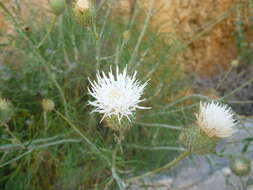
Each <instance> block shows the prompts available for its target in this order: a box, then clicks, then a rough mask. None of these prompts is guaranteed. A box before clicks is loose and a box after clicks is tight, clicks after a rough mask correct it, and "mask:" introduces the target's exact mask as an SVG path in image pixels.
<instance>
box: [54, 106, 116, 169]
mask: <svg viewBox="0 0 253 190" xmlns="http://www.w3.org/2000/svg"><path fill="white" fill-rule="evenodd" d="M54 111H55V112H56V113H57V114H58V115H59V116H60V117H61V118H62V119H64V120H65V121H66V122H67V123H68V124H69V125H70V127H71V128H72V129H73V130H74V131H75V132H76V133H77V134H79V135H80V136H81V137H82V138H83V139H84V140H85V142H86V143H87V144H88V145H90V147H92V148H91V150H92V151H93V152H94V153H96V154H98V155H99V156H101V157H102V158H103V159H104V160H105V161H106V162H107V163H108V164H109V165H111V163H110V161H109V160H108V158H107V157H105V156H104V155H103V154H102V153H101V151H100V150H99V149H98V148H97V146H96V145H95V144H93V143H92V142H91V141H90V140H89V139H88V138H87V137H86V136H85V135H84V134H83V133H82V132H81V131H79V129H78V128H77V127H76V126H75V125H74V124H73V123H72V122H71V121H70V120H69V119H68V118H67V117H65V116H64V115H62V114H61V113H60V112H59V111H57V110H54Z"/></svg>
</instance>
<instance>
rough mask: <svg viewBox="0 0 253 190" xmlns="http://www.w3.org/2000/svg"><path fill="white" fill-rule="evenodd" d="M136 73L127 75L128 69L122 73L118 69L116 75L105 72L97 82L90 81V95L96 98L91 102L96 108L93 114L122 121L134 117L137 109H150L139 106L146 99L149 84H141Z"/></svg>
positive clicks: (99, 76) (99, 75) (98, 75)
mask: <svg viewBox="0 0 253 190" xmlns="http://www.w3.org/2000/svg"><path fill="white" fill-rule="evenodd" d="M136 74H137V72H135V73H134V74H133V75H128V74H127V68H125V69H124V70H123V72H122V73H120V72H119V69H118V67H117V68H116V73H115V75H114V74H113V72H112V71H110V72H109V73H108V75H106V74H105V73H104V72H102V73H101V74H99V73H98V74H97V81H93V82H91V81H90V84H91V88H89V94H90V95H91V96H93V97H94V98H95V100H94V101H89V104H90V105H92V106H94V107H95V109H94V110H93V112H98V113H101V114H104V116H103V118H102V120H103V119H104V118H105V117H111V116H117V118H118V120H119V121H120V120H121V119H122V117H124V116H125V117H127V119H128V120H129V121H130V117H131V116H133V115H134V112H135V111H136V109H149V108H148V107H142V106H139V105H138V104H139V103H141V102H143V101H144V100H145V99H141V96H142V95H143V92H144V88H145V87H146V85H147V82H145V83H143V84H141V83H140V82H139V81H138V80H137V79H136Z"/></svg>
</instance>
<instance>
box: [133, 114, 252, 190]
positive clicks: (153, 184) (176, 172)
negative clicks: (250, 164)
mask: <svg viewBox="0 0 253 190" xmlns="http://www.w3.org/2000/svg"><path fill="white" fill-rule="evenodd" d="M252 134H253V119H247V120H246V121H245V122H244V125H243V126H241V127H240V129H239V130H238V132H237V133H236V134H235V135H234V137H233V138H232V139H228V140H227V141H228V142H223V143H221V144H220V145H219V147H218V152H219V151H220V150H221V149H223V147H224V146H226V150H225V152H226V154H234V155H239V154H240V151H241V149H242V147H243V145H242V144H241V143H233V144H232V143H229V142H234V141H235V140H236V141H241V140H242V139H245V138H247V137H252ZM228 143H229V146H228ZM249 150H250V148H249ZM250 151H251V150H250ZM250 151H249V152H248V153H247V157H248V158H250V159H251V160H253V154H252V152H250ZM228 164H229V159H228V158H224V157H223V158H221V157H218V156H215V155H210V156H208V157H202V156H196V155H192V157H191V158H188V159H185V160H184V161H183V162H181V163H180V165H179V166H178V167H177V168H175V169H173V170H172V171H170V173H167V174H163V175H160V174H159V175H156V176H154V177H152V179H150V178H149V179H145V180H143V181H138V182H136V183H135V184H133V185H131V187H129V190H214V189H215V190H246V189H247V190H250V188H252V187H248V188H246V187H245V184H246V181H247V180H248V178H249V177H243V178H239V177H237V176H235V175H234V174H233V173H232V172H231V170H230V169H229V167H228Z"/></svg>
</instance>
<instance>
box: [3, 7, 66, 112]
mask: <svg viewBox="0 0 253 190" xmlns="http://www.w3.org/2000/svg"><path fill="white" fill-rule="evenodd" d="M1 9H2V10H3V11H4V12H5V13H6V14H7V16H9V17H10V19H11V20H12V22H13V23H14V25H15V27H16V29H17V30H18V32H19V33H20V34H21V35H22V37H23V38H24V39H25V40H26V41H27V42H28V44H29V45H30V46H31V49H32V51H34V53H35V55H36V56H37V57H38V58H39V60H40V61H41V63H42V64H43V66H44V68H45V71H46V73H47V74H48V76H49V78H50V79H51V80H52V82H53V83H54V84H55V86H56V88H57V89H58V91H59V93H60V96H61V98H62V101H63V105H64V109H65V114H66V115H68V106H67V101H66V98H65V95H64V92H63V90H62V88H61V86H60V84H59V83H58V82H57V80H56V79H55V76H54V74H53V73H51V71H50V67H49V65H48V63H47V62H46V60H45V59H44V57H43V56H42V55H41V53H40V51H39V49H37V48H36V45H35V44H34V43H33V41H32V40H31V39H30V38H29V37H28V36H27V34H26V33H24V32H23V30H22V29H21V27H20V24H19V23H18V22H17V20H16V18H15V17H14V16H13V15H12V14H11V13H10V11H9V10H8V9H7V8H6V7H5V6H4V4H3V3H1V2H0V10H1Z"/></svg>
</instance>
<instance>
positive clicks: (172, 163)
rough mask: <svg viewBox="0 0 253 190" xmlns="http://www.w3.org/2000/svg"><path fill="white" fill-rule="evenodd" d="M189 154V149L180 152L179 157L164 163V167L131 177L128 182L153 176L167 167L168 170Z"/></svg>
mask: <svg viewBox="0 0 253 190" xmlns="http://www.w3.org/2000/svg"><path fill="white" fill-rule="evenodd" d="M189 154H190V152H189V151H185V152H183V153H182V154H180V155H179V156H178V157H177V158H175V159H174V160H172V161H171V162H169V163H168V164H166V165H164V166H163V167H161V168H156V169H154V170H153V171H150V172H147V173H145V174H143V175H140V176H136V177H132V178H129V179H127V182H132V181H136V180H139V179H142V178H144V177H147V176H151V175H154V174H156V173H159V172H161V171H163V170H166V169H167V170H168V169H170V168H172V167H173V166H176V165H177V164H178V163H179V162H180V161H181V160H183V159H184V158H186V157H187V156H188V155H189Z"/></svg>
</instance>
